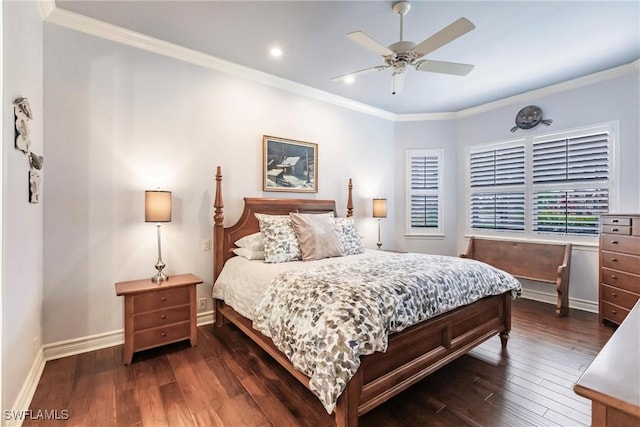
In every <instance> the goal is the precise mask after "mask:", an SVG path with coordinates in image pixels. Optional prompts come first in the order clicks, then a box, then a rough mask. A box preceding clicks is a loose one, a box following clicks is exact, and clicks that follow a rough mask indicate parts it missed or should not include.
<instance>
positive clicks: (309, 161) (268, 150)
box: [262, 135, 318, 193]
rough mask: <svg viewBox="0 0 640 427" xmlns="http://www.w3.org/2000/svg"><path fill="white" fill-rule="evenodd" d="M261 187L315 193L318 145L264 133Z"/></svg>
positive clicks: (266, 189) (316, 188)
mask: <svg viewBox="0 0 640 427" xmlns="http://www.w3.org/2000/svg"><path fill="white" fill-rule="evenodd" d="M262 189H263V190H264V191H290V192H297V193H317V192H318V144H314V143H312V142H304V141H296V140H293V139H285V138H279V137H275V136H269V135H263V137H262Z"/></svg>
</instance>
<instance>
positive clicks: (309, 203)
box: [213, 166, 353, 280]
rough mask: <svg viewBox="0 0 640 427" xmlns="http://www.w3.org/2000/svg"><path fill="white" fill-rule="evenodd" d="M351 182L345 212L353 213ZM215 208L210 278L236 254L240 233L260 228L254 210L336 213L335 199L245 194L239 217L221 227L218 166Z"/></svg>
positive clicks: (220, 189)
mask: <svg viewBox="0 0 640 427" xmlns="http://www.w3.org/2000/svg"><path fill="white" fill-rule="evenodd" d="M352 189H353V185H352V183H351V179H349V185H348V191H349V194H348V198H347V216H353V199H352V195H351V192H352ZM213 206H214V208H215V211H214V215H213V223H214V225H213V241H214V251H213V278H214V280H215V279H216V278H217V277H218V275H219V274H220V272H221V271H222V267H223V266H224V263H225V262H226V261H227V260H228V259H229V258H231V257H232V256H235V255H234V253H233V249H235V247H236V245H235V244H234V242H235V241H237V240H238V239H240V238H241V237H244V236H247V235H249V234H252V233H256V232H258V231H260V226H259V225H258V219H257V218H256V217H255V215H254V214H255V213H264V214H269V215H288V214H289V212H298V213H325V212H333V214H334V215H336V202H335V200H319V199H275V198H261V197H245V198H244V208H243V210H242V214H241V215H240V218H239V219H238V221H237V222H236V223H235V224H233V225H232V226H231V227H224V226H223V225H222V221H223V220H224V213H223V208H224V203H223V201H222V171H221V169H220V166H218V168H217V171H216V194H215V200H214V203H213Z"/></svg>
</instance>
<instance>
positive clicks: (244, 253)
mask: <svg viewBox="0 0 640 427" xmlns="http://www.w3.org/2000/svg"><path fill="white" fill-rule="evenodd" d="M233 253H234V254H236V255H238V256H241V257H243V258H246V259H251V260H253V259H264V251H253V250H251V249H247V248H236V249H234V250H233Z"/></svg>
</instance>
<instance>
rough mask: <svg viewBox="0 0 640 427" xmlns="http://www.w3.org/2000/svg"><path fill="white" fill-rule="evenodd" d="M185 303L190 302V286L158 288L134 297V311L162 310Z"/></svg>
mask: <svg viewBox="0 0 640 427" xmlns="http://www.w3.org/2000/svg"><path fill="white" fill-rule="evenodd" d="M184 304H189V288H188V287H184V288H173V289H167V290H157V291H153V292H147V293H144V294H139V295H135V296H134V297H133V311H134V312H135V313H143V312H145V311H153V310H160V309H163V308H168V307H174V306H177V305H184Z"/></svg>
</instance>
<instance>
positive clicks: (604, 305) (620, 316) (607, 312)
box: [600, 301, 630, 325]
mask: <svg viewBox="0 0 640 427" xmlns="http://www.w3.org/2000/svg"><path fill="white" fill-rule="evenodd" d="M600 310H602V313H600V314H601V315H602V317H603V318H605V319H607V320H611V321H612V322H614V323H617V324H618V325H619V324H620V323H622V321H623V320H624V318H625V317H627V314H629V311H630V310H627V309H626V308H622V307H618V306H617V305H614V304H610V303H608V302H604V301H602V302H601V304H600Z"/></svg>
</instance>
